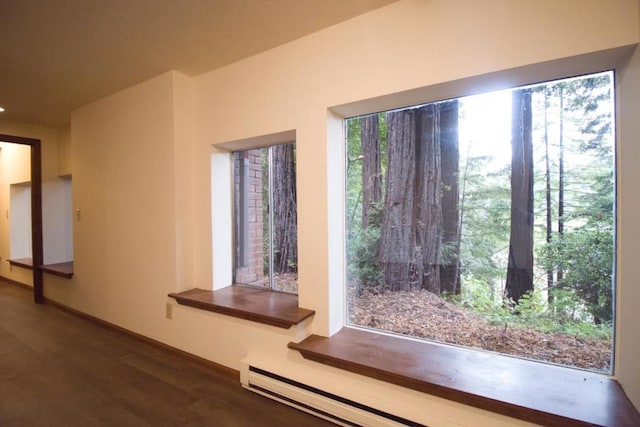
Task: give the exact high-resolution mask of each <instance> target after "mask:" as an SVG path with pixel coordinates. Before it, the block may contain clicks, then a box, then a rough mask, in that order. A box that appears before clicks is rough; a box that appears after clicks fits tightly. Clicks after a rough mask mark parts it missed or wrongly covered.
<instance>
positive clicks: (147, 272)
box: [45, 0, 640, 425]
mask: <svg viewBox="0 0 640 427" xmlns="http://www.w3.org/2000/svg"><path fill="white" fill-rule="evenodd" d="M639 39H640V35H639V19H638V2H637V1H636V0H617V1H609V2H603V1H600V0H572V1H557V0H538V1H527V2H525V1H513V0H502V1H499V0H493V1H483V2H475V1H451V0H446V1H445V0H438V1H421V0H416V1H401V2H399V3H395V4H392V5H390V6H388V7H385V8H382V9H379V10H377V11H374V12H372V13H369V14H366V15H363V16H360V17H357V18H354V19H352V20H349V21H346V22H344V23H341V24H339V25H336V26H334V27H331V28H329V29H327V30H323V31H321V32H318V33H316V34H313V35H311V36H308V37H305V38H302V39H299V40H297V41H295V42H292V43H289V44H287V45H284V46H282V47H279V48H276V49H273V50H270V51H268V52H265V53H263V54H260V55H256V56H254V57H252V58H249V59H247V60H244V61H241V62H238V63H236V64H233V65H230V66H228V67H225V68H223V69H220V70H216V71H213V72H210V73H206V74H203V75H201V76H197V77H195V78H193V79H192V78H189V77H187V76H184V75H182V74H180V73H177V72H168V73H165V74H163V75H161V76H159V77H157V78H154V79H152V80H149V81H147V82H145V83H142V84H140V85H137V86H135V87H132V88H129V89H127V90H124V91H122V92H119V93H116V94H113V95H111V96H109V97H107V98H105V99H102V100H99V101H97V102H95V103H93V104H90V105H87V106H85V107H83V108H80V109H79V110H77V111H76V112H75V113H74V114H73V115H72V118H71V120H72V121H71V154H70V157H71V164H72V170H73V180H74V208H75V209H80V211H81V220H80V221H76V222H75V223H74V228H75V235H74V243H75V262H76V274H75V276H74V278H73V279H72V280H71V281H70V283H67V284H66V285H65V286H57V285H56V284H51V285H49V286H46V285H45V294H46V295H47V296H48V297H50V298H53V299H55V300H57V301H59V302H61V303H63V304H66V305H69V306H71V307H74V308H76V309H79V310H82V311H84V312H86V313H88V314H90V315H93V316H97V317H100V318H102V319H104V320H106V321H109V322H112V323H114V324H117V325H119V326H122V327H125V328H128V329H130V330H133V331H135V332H137V333H141V334H144V335H147V336H149V337H152V338H154V339H158V340H160V341H162V342H165V343H167V344H169V345H172V346H175V347H178V348H181V349H183V350H186V351H188V352H191V353H194V354H197V355H199V356H202V357H205V358H208V359H210V360H213V361H215V362H217V363H220V364H223V365H226V366H229V367H231V368H234V369H239V367H240V361H241V359H242V358H244V357H252V358H259V359H261V360H265V361H266V362H265V363H269V364H271V365H273V366H278V367H279V368H278V369H280V371H281V372H283V373H285V374H287V375H291V376H294V377H296V376H297V377H305V381H309V382H311V383H313V382H319V381H329V380H328V379H330V378H334V379H335V381H333V382H331V381H330V384H329V385H328V386H327V387H329V388H331V387H334V390H338V389H339V390H344V391H345V392H346V393H353V394H359V395H364V396H368V395H372V394H378V395H382V394H388V395H389V396H394V397H393V398H392V399H390V402H389V405H391V406H392V407H393V406H401V405H408V406H410V407H412V408H413V410H414V411H417V412H418V413H417V415H416V416H417V417H418V418H419V419H420V420H423V421H424V422H425V423H428V424H430V425H444V424H446V423H447V422H458V423H462V424H465V423H466V424H472V425H500V424H501V423H502V425H508V424H510V423H511V422H512V421H511V420H507V419H506V418H505V417H500V416H496V415H493V414H489V413H486V412H484V411H481V410H478V409H474V408H469V407H465V406H464V405H459V404H454V403H452V402H447V401H444V400H442V399H438V398H434V397H432V396H425V395H422V394H420V393H417V392H412V391H408V390H404V389H401V388H399V387H395V386H391V385H387V384H383V383H380V382H377V381H374V380H370V379H363V378H360V377H358V376H355V375H351V374H347V373H344V372H340V371H337V370H335V369H332V368H328V367H323V366H318V365H316V364H313V363H309V362H306V361H304V360H302V359H301V358H300V356H299V355H298V354H297V353H295V352H293V351H290V350H287V348H286V343H287V342H288V341H290V340H299V339H301V338H302V337H304V336H306V335H307V334H308V333H310V332H311V331H313V332H315V333H319V334H323V335H329V334H332V333H334V332H335V331H337V330H338V329H339V328H340V326H341V325H342V323H343V309H342V303H341V301H342V298H343V297H342V285H343V283H342V281H343V274H342V271H343V265H342V263H343V261H342V259H343V258H342V254H341V243H340V242H341V241H342V225H341V224H342V213H341V212H342V198H341V174H342V172H341V171H342V165H341V162H342V156H341V152H342V151H341V147H342V137H341V132H342V130H341V129H342V128H341V116H340V115H341V114H343V113H344V112H345V111H358V112H364V111H367V110H368V111H373V110H375V109H378V108H383V107H386V108H388V107H392V106H399V105H402V104H409V103H411V102H420V101H429V100H433V99H438V98H441V97H443V96H453V95H462V94H466V93H470V92H472V91H479V90H483V89H486V88H489V87H502V86H504V85H508V84H514V83H525V82H531V81H534V80H541V79H544V78H550V77H560V76H562V75H567V74H572V73H575V72H587V71H595V70H596V69H600V67H614V66H617V65H618V63H617V61H618V59H620V58H621V57H622V56H624V55H627V59H628V52H630V50H626V51H617V50H614V51H611V49H615V48H620V47H623V46H629V45H632V44H635V43H638V41H639ZM600 51H606V52H605V53H604V54H594V52H600ZM549 61H551V62H549ZM638 61H639V60H638V54H637V53H636V54H635V56H634V57H633V62H632V65H630V66H629V67H627V68H625V70H626V71H625V73H624V74H622V73H620V74H622V76H621V77H622V78H621V82H620V85H621V87H622V88H623V90H621V91H620V92H619V94H618V96H619V98H620V104H621V106H622V108H621V111H622V112H621V114H620V120H621V128H620V132H619V147H618V150H619V154H620V156H619V158H620V159H622V160H621V161H620V165H619V166H620V167H619V178H620V180H619V184H620V185H619V191H620V196H621V197H620V199H621V202H620V206H619V218H620V221H619V228H620V230H621V231H622V232H621V233H620V236H619V237H620V246H619V247H620V252H619V259H618V260H619V265H618V267H619V268H618V283H619V285H620V287H619V289H620V292H621V294H622V295H623V296H624V297H623V298H620V299H619V300H618V304H619V307H620V313H621V314H620V318H621V322H619V325H618V328H619V331H620V334H619V336H618V343H617V350H618V353H617V354H618V355H617V370H616V376H617V377H618V378H619V379H620V382H621V383H622V384H623V386H624V387H625V389H626V390H627V391H628V393H629V395H630V397H631V398H632V400H633V401H634V402H635V404H636V406H640V389H639V387H640V386H639V383H640V380H639V372H640V367H638V366H637V363H636V360H637V357H636V355H637V354H638V353H640V337H639V335H638V334H639V332H638V330H640V318H638V314H637V310H634V304H635V301H639V300H640V288H638V287H637V286H635V285H636V283H637V280H635V279H637V278H638V274H637V273H636V272H635V271H634V269H633V265H632V264H633V262H634V260H635V259H637V258H638V255H640V244H639V243H638V242H639V241H640V239H638V238H637V237H638V234H640V225H639V224H638V223H637V220H636V218H638V217H640V205H639V204H638V201H637V200H636V196H635V193H634V190H635V186H636V185H637V183H638V182H640V180H639V178H640V176H639V175H638V173H639V172H637V170H638V169H637V168H636V167H635V166H636V165H635V163H636V160H635V159H638V158H639V156H640V151H638V146H639V145H638V144H636V143H635V142H636V141H635V140H634V138H636V135H638V134H639V132H638V131H639V130H638V128H637V126H638V124H637V119H636V118H637V117H638V113H640V112H639V111H637V110H638V105H640V93H638V87H640V83H639V82H638V81H639V79H640V77H639V76H640V70H639V68H640V66H639V65H638ZM540 64H542V65H540ZM477 76H482V77H480V78H477ZM530 79H533V80H530ZM449 82H454V83H452V84H450V83H449ZM468 83H473V85H469V84H468ZM396 94H400V95H396ZM372 98H375V99H374V100H371V101H366V100H368V99H372ZM290 130H295V134H296V138H297V150H298V151H297V156H298V157H297V161H298V183H297V185H298V195H299V196H298V214H299V220H298V225H299V240H298V245H299V282H300V302H301V305H302V306H304V307H307V308H312V309H315V310H316V312H317V314H316V316H315V318H314V319H313V321H312V322H311V321H308V322H306V323H304V324H303V325H301V326H300V327H298V328H292V329H291V330H288V331H285V330H280V329H277V328H272V327H268V326H264V325H259V324H255V323H251V322H247V321H243V320H239V319H232V318H229V317H225V316H221V315H218V314H214V313H208V312H202V311H200V310H196V309H192V308H188V307H182V306H177V305H175V303H174V302H172V300H168V299H167V298H166V294H167V292H169V291H173V290H183V289H186V288H190V287H194V286H197V287H203V288H212V287H213V286H216V287H220V286H224V285H225V284H228V283H226V282H228V281H229V280H230V279H229V276H230V275H229V274H228V272H229V271H230V270H229V269H230V268H231V267H230V265H229V260H228V258H229V257H228V256H226V254H228V252H229V251H230V248H231V243H230V241H229V235H230V234H229V232H227V231H225V230H226V229H228V227H226V226H225V224H226V223H227V221H228V218H229V215H230V209H229V201H228V200H226V199H227V198H226V197H225V196H224V195H225V194H228V188H227V186H228V184H229V182H228V180H229V179H230V174H229V173H228V172H229V171H228V170H226V169H225V166H224V164H225V156H226V154H224V153H225V150H224V147H221V146H220V144H223V145H224V143H228V142H231V141H235V140H241V139H245V138H252V137H259V136H260V135H268V134H273V133H277V132H284V131H290ZM212 153H214V156H213V157H212ZM56 159H57V157H56ZM212 163H213V165H214V170H213V171H212ZM56 165H57V163H56ZM212 192H213V193H214V194H217V195H218V196H214V197H213V198H212V197H211V194H212ZM212 217H213V218H214V223H213V224H212ZM214 254H215V255H214ZM166 304H170V306H171V308H172V313H173V315H172V319H167V318H165V310H166ZM374 398H375V396H371V399H374Z"/></svg>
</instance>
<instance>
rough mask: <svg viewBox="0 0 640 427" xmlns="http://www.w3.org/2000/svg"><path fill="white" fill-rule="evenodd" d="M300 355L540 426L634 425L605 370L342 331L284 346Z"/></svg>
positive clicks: (638, 419)
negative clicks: (561, 365) (562, 365)
mask: <svg viewBox="0 0 640 427" xmlns="http://www.w3.org/2000/svg"><path fill="white" fill-rule="evenodd" d="M289 348H291V349H294V350H297V351H299V352H300V353H301V354H302V356H303V357H304V358H305V359H308V360H313V361H315V362H319V363H323V364H325V365H329V366H333V367H336V368H339V369H344V370H346V371H350V372H354V373H357V374H361V375H365V376H368V377H372V378H376V379H379V380H382V381H385V382H388V383H392V384H396V385H399V386H402V387H407V388H410V389H413V390H418V391H421V392H424V393H428V394H432V395H434V396H438V397H442V398H445V399H448V400H452V401H456V402H459V403H462V404H465V405H470V406H474V407H477V408H481V409H485V410H487V411H491V412H495V413H498V414H503V415H507V416H510V417H513V418H518V419H521V420H525V421H529V422H533V423H536V424H542V425H546V426H573V425H576V426H591V425H602V426H640V415H639V414H638V411H637V410H636V409H635V408H634V406H633V405H632V404H631V402H630V401H629V399H628V398H627V396H626V395H625V393H624V391H623V390H622V387H621V386H620V384H619V383H618V382H617V381H616V380H615V379H613V378H610V377H608V376H606V375H599V374H595V373H592V372H587V371H582V370H578V369H570V368H565V367H560V366H554V365H548V364H544V363H538V362H533V361H529V360H523V359H518V358H513V357H507V356H502V355H498V354H494V353H489V352H482V351H475V350H470V349H463V348H458V347H453V346H447V345H440V344H437V343H430V342H423V341H417V340H410V339H406V338H400V337H395V336H391V335H386V334H380V333H377V332H374V331H365V330H361V329H354V328H348V327H346V328H343V329H342V330H341V331H340V332H338V333H337V334H336V335H334V336H332V337H330V338H326V337H321V336H317V335H311V336H310V337H308V338H307V339H305V340H304V341H302V342H300V343H293V342H292V343H289Z"/></svg>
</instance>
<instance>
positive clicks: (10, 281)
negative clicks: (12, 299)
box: [0, 276, 33, 291]
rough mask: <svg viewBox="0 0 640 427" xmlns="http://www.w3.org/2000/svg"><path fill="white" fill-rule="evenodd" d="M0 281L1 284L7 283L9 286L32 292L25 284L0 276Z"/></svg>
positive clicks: (29, 286) (30, 287) (31, 288)
mask: <svg viewBox="0 0 640 427" xmlns="http://www.w3.org/2000/svg"><path fill="white" fill-rule="evenodd" d="M0 280H2V281H3V282H7V283H8V284H10V285H13V286H18V287H20V288H24V289H27V290H29V291H33V286H31V285H27V284H26V283H22V282H18V281H17V280H13V279H9V278H8V277H4V276H0Z"/></svg>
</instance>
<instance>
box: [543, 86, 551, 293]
mask: <svg viewBox="0 0 640 427" xmlns="http://www.w3.org/2000/svg"><path fill="white" fill-rule="evenodd" d="M543 90H544V178H545V207H546V209H545V211H546V218H545V219H546V223H545V230H546V233H545V240H546V242H547V245H549V244H551V238H552V236H553V221H552V212H551V167H550V165H549V117H548V110H549V87H548V86H545V87H544V89H543ZM552 290H553V268H551V266H550V264H549V263H547V301H548V302H549V304H550V305H551V304H553V292H552Z"/></svg>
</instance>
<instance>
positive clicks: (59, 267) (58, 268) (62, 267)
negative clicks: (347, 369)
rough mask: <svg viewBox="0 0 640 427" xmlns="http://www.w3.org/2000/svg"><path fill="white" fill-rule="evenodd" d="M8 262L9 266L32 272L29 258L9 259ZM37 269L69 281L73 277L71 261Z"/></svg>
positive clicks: (31, 263)
mask: <svg viewBox="0 0 640 427" xmlns="http://www.w3.org/2000/svg"><path fill="white" fill-rule="evenodd" d="M8 261H9V264H11V265H15V266H17V267H22V268H27V269H29V270H33V260H32V259H31V258H19V259H10V260H8ZM38 268H39V269H40V270H42V271H43V272H45V273H49V274H53V275H54V276H60V277H64V278H66V279H71V278H72V277H73V261H69V262H60V263H57V264H47V265H41V266H40V267H38Z"/></svg>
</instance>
